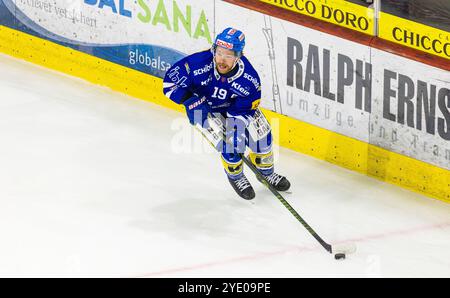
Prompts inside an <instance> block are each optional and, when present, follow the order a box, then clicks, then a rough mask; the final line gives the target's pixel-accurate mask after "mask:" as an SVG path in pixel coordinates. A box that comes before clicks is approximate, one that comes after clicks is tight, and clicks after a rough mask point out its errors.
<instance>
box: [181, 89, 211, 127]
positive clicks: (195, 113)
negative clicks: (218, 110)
mask: <svg viewBox="0 0 450 298" xmlns="http://www.w3.org/2000/svg"><path fill="white" fill-rule="evenodd" d="M183 105H184V106H185V107H186V114H187V116H188V118H189V122H190V123H191V124H192V125H196V124H200V125H201V126H203V123H205V120H206V118H207V117H208V113H209V107H208V103H207V101H206V97H205V96H202V97H199V96H197V95H194V96H192V97H191V98H189V99H187V100H185V101H184V102H183Z"/></svg>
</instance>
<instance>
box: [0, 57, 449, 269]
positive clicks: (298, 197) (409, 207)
mask: <svg viewBox="0 0 450 298" xmlns="http://www.w3.org/2000/svg"><path fill="white" fill-rule="evenodd" d="M0 70H1V71H0V138H1V139H0V276H2V277H10V276H20V277H24V276H26V277H42V276H45V277H47V276H52V277H57V276H76V277H77V276H83V277H450V205H449V204H446V203H444V202H441V201H437V200H434V199H431V198H428V197H426V196H423V195H419V194H417V193H414V192H411V191H408V190H404V189H401V188H399V187H397V186H394V185H390V184H386V183H383V182H381V181H378V180H376V179H372V178H369V177H366V176H363V175H360V174H357V173H354V172H351V171H348V170H345V169H342V168H340V167H337V166H334V165H331V164H329V163H326V162H324V161H320V160H317V159H314V158H312V157H309V156H306V155H302V154H299V153H296V152H293V151H290V150H286V149H283V148H276V149H277V152H278V153H277V155H276V157H277V158H276V170H277V171H278V172H279V173H281V174H283V175H286V176H287V177H289V178H290V180H291V182H292V194H285V198H286V199H287V200H288V201H289V202H290V203H291V204H292V206H293V207H294V208H295V209H296V210H297V211H298V212H299V213H300V215H302V216H303V217H304V218H305V220H306V221H307V222H308V223H309V224H310V225H311V226H312V227H313V228H314V229H315V230H316V231H317V232H318V233H319V235H321V236H322V238H324V239H325V240H326V241H328V242H330V243H332V244H336V243H344V244H345V243H352V242H353V243H355V244H356V245H357V251H356V253H354V254H352V255H348V256H347V259H346V260H344V261H336V260H335V259H334V258H333V257H332V255H330V254H328V253H327V252H326V251H325V250H324V249H323V248H322V247H321V246H320V245H319V244H318V243H317V242H316V241H315V240H314V238H312V237H311V235H309V234H308V232H307V231H306V230H305V229H304V228H303V226H302V225H301V224H300V223H299V222H297V221H296V219H295V218H294V217H293V216H292V215H291V214H290V213H289V212H288V211H287V210H286V209H285V207H284V206H283V205H282V204H281V203H280V202H279V201H277V200H276V199H275V197H274V196H273V195H272V194H271V193H270V192H269V191H268V190H266V189H265V187H264V186H263V185H261V184H259V183H258V182H257V181H256V179H254V176H253V175H252V174H251V172H250V171H248V169H247V171H246V173H247V176H248V177H249V179H250V180H251V182H252V183H253V186H254V187H255V191H256V195H257V197H256V198H255V200H254V201H252V202H248V201H244V200H243V199H241V198H239V197H238V196H237V195H236V194H235V193H234V191H233V190H232V188H231V186H230V185H229V183H228V181H227V179H226V177H225V174H224V172H223V169H222V165H221V162H220V159H219V155H218V154H217V153H215V152H212V151H211V150H209V151H208V150H206V152H203V151H202V150H199V148H198V146H197V147H196V144H198V142H201V141H202V139H201V137H200V136H199V135H196V134H195V135H194V139H193V141H194V143H193V144H191V147H192V150H191V151H192V152H189V151H188V150H185V152H179V151H180V148H179V147H177V144H180V134H181V132H180V130H179V127H182V126H183V127H188V124H187V120H185V118H184V115H183V114H180V113H178V112H175V111H172V110H168V109H165V108H163V107H160V106H157V105H154V104H151V103H148V102H145V101H142V100H139V99H135V98H131V97H129V96H125V95H123V94H120V93H117V92H113V91H110V90H109V89H107V88H104V87H99V86H95V85H93V84H90V83H87V82H84V81H82V80H80V79H77V78H73V77H70V76H66V75H63V74H60V73H57V72H54V71H50V70H47V69H45V68H42V67H39V66H35V65H33V64H30V63H27V62H23V61H20V60H17V59H14V58H10V57H8V56H4V55H0ZM142 88H145V86H142ZM200 149H201V148H200Z"/></svg>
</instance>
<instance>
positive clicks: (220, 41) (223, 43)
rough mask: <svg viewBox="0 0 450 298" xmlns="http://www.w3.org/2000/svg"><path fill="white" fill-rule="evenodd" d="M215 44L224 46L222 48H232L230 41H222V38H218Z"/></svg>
mask: <svg viewBox="0 0 450 298" xmlns="http://www.w3.org/2000/svg"><path fill="white" fill-rule="evenodd" d="M216 45H218V46H219V47H224V48H227V49H230V50H232V49H233V44H232V43H229V42H226V41H223V40H220V39H218V40H217V41H216Z"/></svg>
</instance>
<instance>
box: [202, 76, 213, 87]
mask: <svg viewBox="0 0 450 298" xmlns="http://www.w3.org/2000/svg"><path fill="white" fill-rule="evenodd" d="M211 81H212V76H209V77H208V79H207V80H205V81H202V82H201V85H202V86H207V85H208V84H209V83H210V82H211Z"/></svg>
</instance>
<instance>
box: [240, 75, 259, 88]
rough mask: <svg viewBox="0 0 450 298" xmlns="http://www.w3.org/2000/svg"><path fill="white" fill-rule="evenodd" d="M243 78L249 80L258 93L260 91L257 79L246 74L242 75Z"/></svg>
mask: <svg viewBox="0 0 450 298" xmlns="http://www.w3.org/2000/svg"><path fill="white" fill-rule="evenodd" d="M244 78H245V79H247V80H249V81H250V82H252V83H253V85H255V88H256V89H257V90H258V91H259V89H260V84H259V81H258V79H257V78H255V77H252V76H251V75H249V74H248V73H244Z"/></svg>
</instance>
